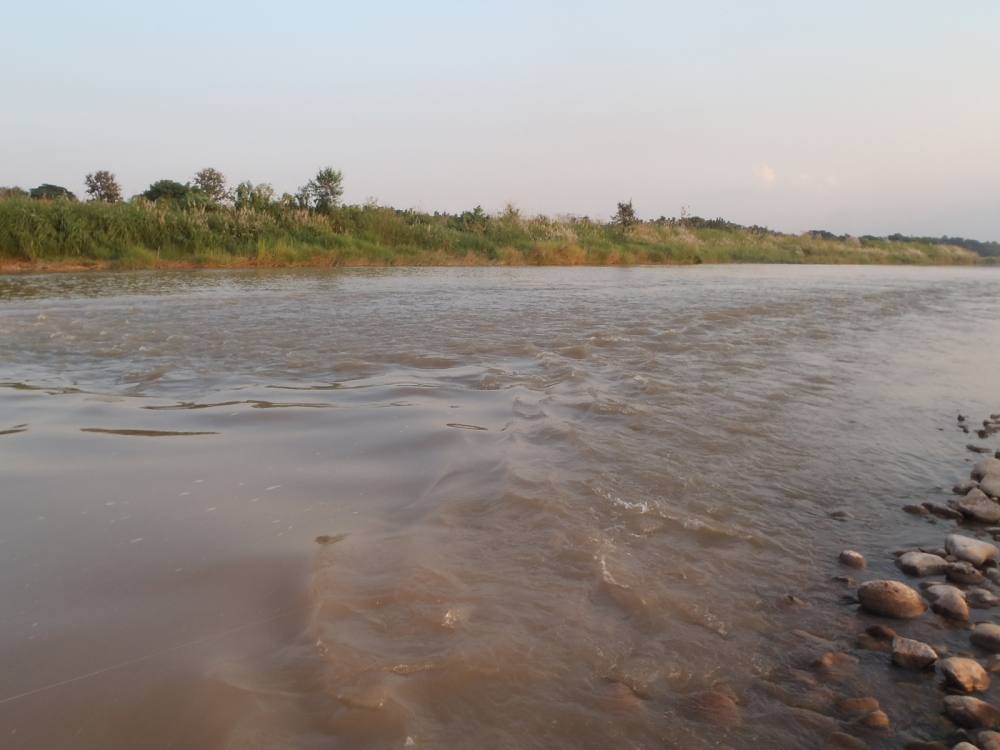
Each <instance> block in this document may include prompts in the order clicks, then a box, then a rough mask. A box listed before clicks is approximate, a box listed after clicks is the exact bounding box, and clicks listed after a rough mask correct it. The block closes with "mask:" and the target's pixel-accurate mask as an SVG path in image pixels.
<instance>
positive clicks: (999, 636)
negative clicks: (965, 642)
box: [969, 622, 1000, 653]
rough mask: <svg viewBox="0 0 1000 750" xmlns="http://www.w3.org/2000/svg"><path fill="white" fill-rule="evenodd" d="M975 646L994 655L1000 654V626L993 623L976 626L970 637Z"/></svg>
mask: <svg viewBox="0 0 1000 750" xmlns="http://www.w3.org/2000/svg"><path fill="white" fill-rule="evenodd" d="M969 640H970V641H972V645H973V646H978V647H979V648H981V649H983V650H985V651H991V652H993V653H997V652H1000V625H994V624H993V623H991V622H983V623H980V624H978V625H976V627H975V629H974V630H973V631H972V634H971V635H970V636H969Z"/></svg>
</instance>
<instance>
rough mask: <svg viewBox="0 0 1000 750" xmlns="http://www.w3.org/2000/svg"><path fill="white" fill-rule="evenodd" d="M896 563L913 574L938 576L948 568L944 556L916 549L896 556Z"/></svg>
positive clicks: (904, 570) (906, 571) (905, 571)
mask: <svg viewBox="0 0 1000 750" xmlns="http://www.w3.org/2000/svg"><path fill="white" fill-rule="evenodd" d="M998 507H1000V506H998ZM896 565H898V566H899V568H900V570H902V571H903V572H904V573H906V574H907V575H911V576H936V575H941V574H942V573H944V572H945V571H946V570H947V569H948V561H947V560H945V559H944V558H943V557H938V556H937V555H930V554H928V553H926V552H916V551H914V552H907V553H905V554H903V555H901V556H900V557H898V558H896Z"/></svg>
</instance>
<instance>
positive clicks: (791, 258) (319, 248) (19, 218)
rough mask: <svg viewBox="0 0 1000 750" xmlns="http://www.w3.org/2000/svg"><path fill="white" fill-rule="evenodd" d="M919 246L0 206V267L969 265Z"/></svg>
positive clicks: (685, 232) (100, 206)
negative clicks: (712, 264) (720, 264)
mask: <svg viewBox="0 0 1000 750" xmlns="http://www.w3.org/2000/svg"><path fill="white" fill-rule="evenodd" d="M979 262H982V259H981V258H980V256H978V255H977V254H976V253H974V252H972V251H970V250H966V249H964V248H961V247H957V246H952V245H944V244H936V243H931V242H922V241H898V240H890V239H883V238H872V237H866V238H856V237H846V236H845V237H835V236H832V235H828V234H825V233H806V234H802V235H791V234H782V233H779V232H774V231H770V230H767V229H765V228H762V227H743V226H739V225H735V224H731V223H729V222H724V221H721V220H711V221H706V220H704V219H697V218H691V219H661V220H657V221H653V222H640V223H636V224H634V225H631V226H628V227H621V226H616V225H609V224H603V223H599V222H595V221H591V220H589V219H586V218H582V219H579V218H567V219H551V218H547V217H540V216H539V217H533V218H527V217H524V216H521V215H520V214H519V213H518V212H517V211H514V210H508V211H507V212H505V213H503V214H501V215H498V216H491V215H487V214H485V213H484V212H482V211H481V210H477V211H469V212H465V213H463V214H459V215H449V214H438V213H435V214H426V213H420V212H415V211H398V210H396V209H392V208H387V207H383V206H374V205H368V206H347V207H342V208H337V209H333V210H331V211H329V212H325V213H317V212H316V211H309V210H304V209H296V208H292V207H287V206H280V205H274V206H269V207H267V208H263V209H235V208H229V207H220V206H215V207H197V208H184V207H180V206H176V205H172V204H160V203H150V202H146V201H137V202H130V203H120V204H104V203H73V202H69V201H38V200H30V199H22V198H10V199H6V200H2V201H0V272H2V273H17V272H39V271H84V270H138V269H161V270H183V269H194V268H279V267H367V266H376V267H391V266H563V265H566V266H569V265H590V266H618V265H623V266H627V265H692V264H701V263H811V264H852V265H856V264H883V265H888V264H892V265H974V264H977V263H979Z"/></svg>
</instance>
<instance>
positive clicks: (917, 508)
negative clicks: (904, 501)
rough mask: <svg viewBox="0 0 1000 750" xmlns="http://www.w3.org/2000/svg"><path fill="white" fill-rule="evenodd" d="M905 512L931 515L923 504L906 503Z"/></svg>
mask: <svg viewBox="0 0 1000 750" xmlns="http://www.w3.org/2000/svg"><path fill="white" fill-rule="evenodd" d="M903 512H905V513H909V514H911V515H914V516H927V515H930V511H929V510H927V508H925V507H924V506H923V505H904V506H903Z"/></svg>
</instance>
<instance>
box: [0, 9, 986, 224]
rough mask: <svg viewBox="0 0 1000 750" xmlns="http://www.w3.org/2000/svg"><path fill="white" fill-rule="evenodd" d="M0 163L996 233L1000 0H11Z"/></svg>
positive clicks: (408, 196)
mask: <svg viewBox="0 0 1000 750" xmlns="http://www.w3.org/2000/svg"><path fill="white" fill-rule="evenodd" d="M4 5H5V7H4V9H3V13H2V21H0V46H2V48H3V50H4V63H3V66H2V67H0V93H2V97H0V101H2V106H0V185H2V184H16V185H22V186H25V187H31V186H34V185H37V184H38V183H40V182H55V183H58V184H63V185H66V186H67V187H69V188H70V189H72V190H75V191H77V192H78V193H82V187H83V176H84V174H86V173H87V172H89V171H93V170H96V169H102V168H104V169H110V170H112V171H113V172H115V173H116V174H117V175H118V177H119V178H120V180H121V182H122V183H123V185H124V187H125V191H126V193H127V194H128V195H131V194H133V193H136V192H140V191H141V190H143V189H144V188H145V187H146V186H147V185H148V184H149V183H150V182H151V181H152V180H154V179H157V178H162V177H169V178H173V179H178V180H181V181H186V180H188V179H190V177H191V175H192V174H193V173H194V172H195V171H196V170H197V169H198V168H200V167H203V166H209V165H211V166H215V167H218V168H219V169H221V170H222V171H223V172H224V173H225V174H226V175H227V176H228V177H229V178H230V180H231V181H238V180H243V179H250V180H253V181H255V182H256V181H269V182H271V183H272V184H273V185H274V186H275V188H276V189H277V190H278V191H279V192H281V191H284V190H289V191H292V190H294V189H295V188H296V187H297V186H298V185H300V184H301V183H303V182H305V181H306V180H307V179H308V178H309V177H310V176H311V175H312V173H314V172H315V170H316V168H317V167H320V166H323V165H328V164H329V165H333V166H336V167H338V168H341V169H343V171H344V174H345V183H346V195H345V197H346V199H347V200H348V201H350V202H361V201H364V200H366V199H368V198H375V199H377V200H378V201H379V202H381V203H387V204H391V205H394V206H398V207H416V208H421V209H428V210H434V209H442V210H459V209H465V208H471V207H472V206H475V205H476V204H482V205H483V206H484V207H485V208H486V209H488V210H497V209H499V208H501V207H502V206H503V204H504V203H506V202H507V201H511V202H514V203H515V204H516V205H518V206H520V207H521V208H522V209H524V210H526V211H529V212H544V213H549V214H559V213H573V214H578V215H583V214H588V215H591V216H600V217H606V216H607V215H608V214H609V213H611V211H613V209H614V204H615V202H616V201H618V200H624V199H628V198H632V199H633V200H634V203H635V207H636V210H637V211H638V212H639V214H640V215H641V216H643V217H656V216H659V215H661V214H665V215H668V216H670V215H676V214H678V213H680V211H681V207H682V206H689V207H690V210H691V212H692V213H695V214H699V215H703V216H711V217H714V216H724V217H726V218H729V219H732V220H735V221H739V222H741V223H760V224H767V225H768V226H771V227H774V228H777V229H782V230H787V231H799V230H804V229H810V228H820V227H822V228H828V229H831V230H835V231H838V232H852V233H856V234H861V233H869V232H870V233H878V234H881V233H886V232H892V231H902V232H908V233H915V234H917V233H919V234H924V233H926V234H931V235H939V234H943V233H948V234H960V235H964V236H969V237H975V238H979V239H998V240H1000V2H996V0H984V1H982V2H975V1H974V0H966V1H963V2H955V3H944V2H940V1H937V2H918V1H916V0H907V1H906V2H903V1H902V0H900V1H899V2H889V1H888V0H885V1H883V2H879V1H878V0H867V1H866V2H845V1H844V0H838V2H831V3H822V4H821V3H814V2H803V0H794V1H791V2H756V3H751V2H745V1H744V0H741V1H739V2H696V1H692V0H687V1H686V2H681V3H668V2H654V1H650V2H622V1H621V0H618V1H617V2H610V1H609V2H603V3H593V2H581V1H580V0H574V1H573V2H545V1H544V0H536V2H516V1H513V0H510V1H508V2H476V1H475V0H463V1H461V2H436V1H434V0H423V2H389V1H383V2H364V1H362V0H357V1H356V2H350V3H346V2H344V3H339V2H318V1H317V2H281V3H279V2H274V0H271V1H269V2H254V1H253V0H240V1H239V2H228V1H226V2H210V1H208V0H206V1H204V2H187V1H186V0H183V1H175V2H169V3H155V4H154V3H145V2H136V1H135V0H132V2H128V3H126V2H101V1H100V0H88V1H87V2H80V1H79V0H74V1H73V2H66V1H64V0H58V1H53V0H48V1H47V2H17V3H15V2H7V3H5V4H4Z"/></svg>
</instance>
